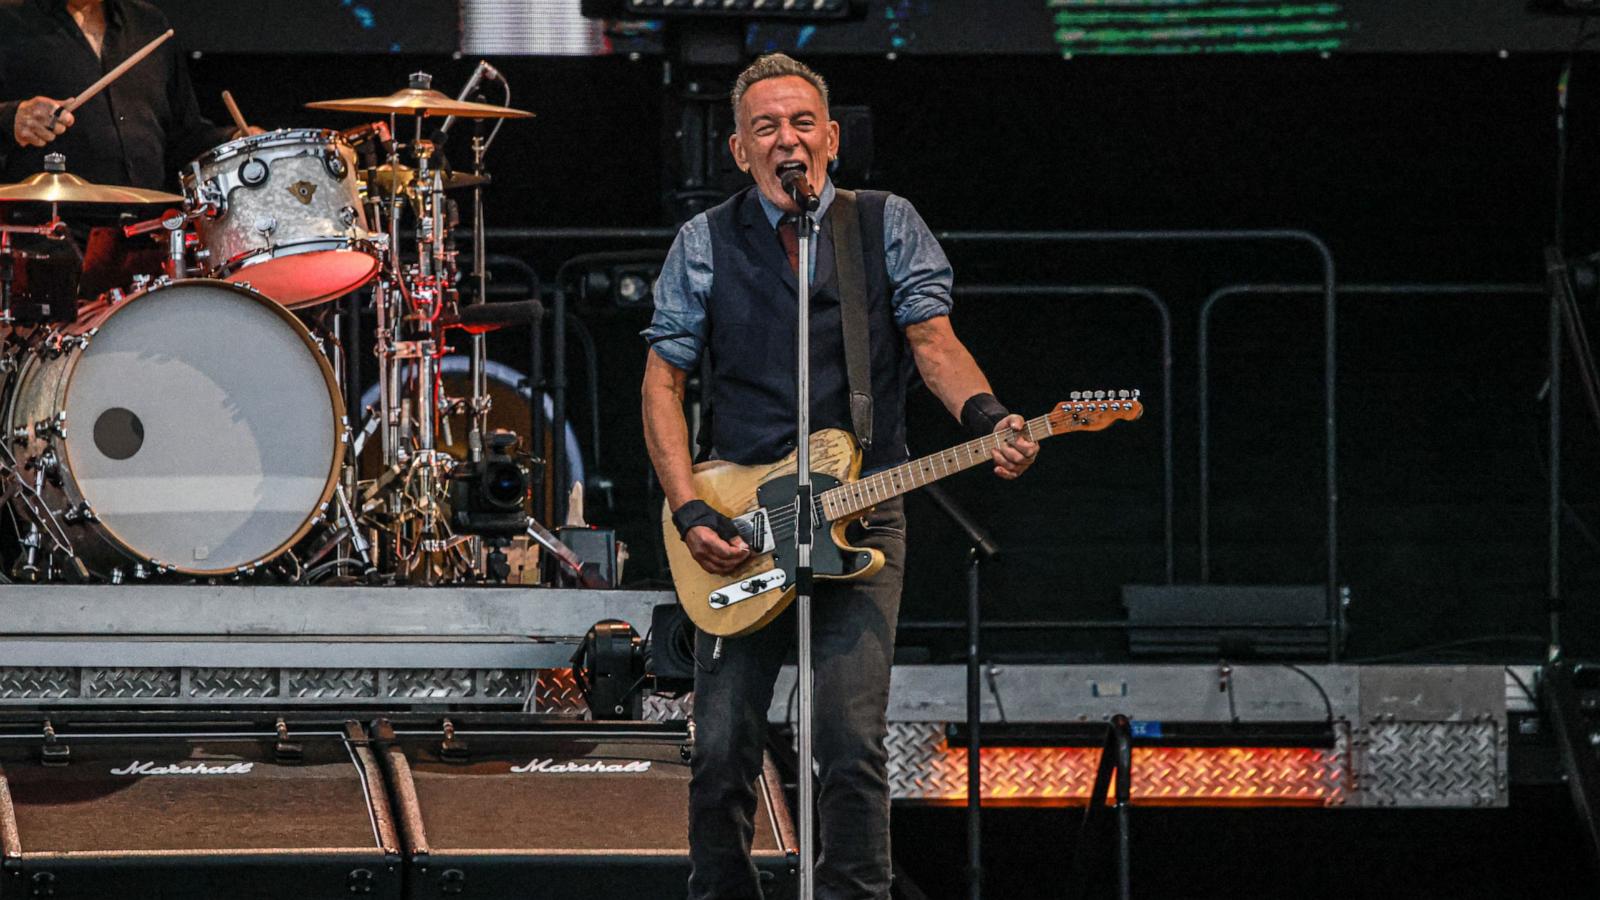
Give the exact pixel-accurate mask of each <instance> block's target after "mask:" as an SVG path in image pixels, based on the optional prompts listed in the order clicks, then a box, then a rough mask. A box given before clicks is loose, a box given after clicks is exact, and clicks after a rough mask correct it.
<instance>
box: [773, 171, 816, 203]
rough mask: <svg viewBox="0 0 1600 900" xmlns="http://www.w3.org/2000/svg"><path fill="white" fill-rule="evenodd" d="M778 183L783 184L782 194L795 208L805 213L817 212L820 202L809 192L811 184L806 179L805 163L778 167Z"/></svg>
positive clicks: (812, 192) (811, 191) (814, 194)
mask: <svg viewBox="0 0 1600 900" xmlns="http://www.w3.org/2000/svg"><path fill="white" fill-rule="evenodd" d="M778 181H779V182H780V183H782V184H783V192H784V193H785V194H788V195H789V199H791V200H793V201H794V205H795V206H798V207H800V209H801V210H803V211H805V212H816V211H817V206H818V205H819V204H820V203H821V202H822V201H821V200H820V199H818V198H817V194H816V192H815V191H813V190H811V182H810V181H808V180H807V179H806V164H805V163H802V162H786V163H783V164H782V165H780V166H778Z"/></svg>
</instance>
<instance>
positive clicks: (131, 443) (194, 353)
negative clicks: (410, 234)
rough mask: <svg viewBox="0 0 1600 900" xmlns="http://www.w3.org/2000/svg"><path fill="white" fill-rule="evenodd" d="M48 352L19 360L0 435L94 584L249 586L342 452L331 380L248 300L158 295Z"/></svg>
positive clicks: (177, 286)
mask: <svg viewBox="0 0 1600 900" xmlns="http://www.w3.org/2000/svg"><path fill="white" fill-rule="evenodd" d="M47 346H48V349H44V350H41V351H39V352H36V353H33V354H32V355H30V356H29V357H27V358H26V359H25V360H24V361H23V363H22V365H21V368H20V371H19V373H18V376H17V386H16V391H15V393H14V395H13V399H12V401H11V403H10V405H9V407H8V408H7V410H6V414H5V428H6V432H7V433H8V434H9V435H11V436H12V438H13V444H12V447H13V450H14V452H15V453H16V456H17V459H18V460H19V461H27V463H28V464H29V466H30V468H31V469H32V470H34V471H42V472H44V474H45V476H46V477H45V478H43V479H41V480H40V484H41V485H42V490H43V492H44V494H45V501H46V505H48V506H49V508H50V509H52V510H57V511H58V513H57V519H58V520H59V521H60V522H61V523H62V524H63V526H64V527H65V531H66V533H67V535H68V536H69V537H70V538H71V541H72V547H73V552H74V553H76V555H77V556H78V557H79V558H80V559H81V560H83V562H84V563H85V564H86V565H87V566H88V567H89V568H90V569H91V570H93V571H94V572H96V573H97V574H98V575H100V576H101V577H114V576H113V572H114V570H117V569H123V570H128V569H132V568H133V567H134V566H136V565H137V566H143V567H145V568H146V569H153V570H155V571H158V572H161V571H168V572H179V573H184V574H188V575H199V576H218V575H234V574H238V573H243V572H248V571H250V570H252V569H254V568H255V567H256V566H259V565H261V564H262V563H264V562H267V561H269V560H271V559H273V558H274V557H276V556H278V555H279V554H281V553H283V552H284V551H286V550H288V549H289V548H290V547H291V546H292V545H293V544H295V543H296V542H297V541H299V540H300V538H301V537H303V536H304V535H305V534H306V532H307V531H308V530H310V528H311V526H312V524H313V523H314V521H315V520H316V517H317V516H318V514H319V513H320V511H321V510H322V508H323V507H324V506H325V505H326V504H327V502H328V499H329V498H330V497H331V496H332V494H333V491H334V488H335V486H336V484H337V482H338V475H339V469H340V466H341V464H342V462H343V459H344V447H345V419H344V404H343V402H342V401H341V400H340V397H339V392H338V390H337V388H336V387H335V382H334V378H333V370H332V368H331V367H330V366H329V365H328V361H327V359H326V358H325V357H324V356H323V354H322V353H321V352H320V351H319V350H318V349H317V346H316V344H315V343H314V342H313V340H312V338H311V336H310V334H309V333H308V332H307V331H306V328H305V326H304V325H302V324H300V322H299V320H298V319H296V318H295V316H294V314H293V313H291V312H289V311H288V310H286V309H284V308H283V307H282V306H279V305H278V304H276V303H274V302H272V301H271V300H269V299H268V298H266V297H264V296H262V295H261V294H259V293H257V292H255V291H252V290H249V289H248V288H245V287H243V286H240V285H236V284H229V283H227V282H222V281H211V280H204V279H196V280H192V281H179V282H173V283H164V284H160V285H158V286H155V287H152V288H148V289H145V290H142V291H139V292H136V293H134V294H132V295H131V296H129V297H128V298H127V299H126V300H123V301H121V302H118V303H115V304H114V305H112V306H111V307H109V308H108V309H105V310H104V311H102V312H99V313H98V314H96V315H95V316H93V317H92V318H89V319H86V320H84V321H83V322H81V323H80V324H78V325H76V326H74V327H72V328H70V329H68V330H66V331H64V332H61V333H60V334H58V335H56V336H55V337H54V338H53V339H52V340H51V341H49V342H47Z"/></svg>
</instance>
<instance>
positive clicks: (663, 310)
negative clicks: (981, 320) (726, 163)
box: [642, 179, 954, 371]
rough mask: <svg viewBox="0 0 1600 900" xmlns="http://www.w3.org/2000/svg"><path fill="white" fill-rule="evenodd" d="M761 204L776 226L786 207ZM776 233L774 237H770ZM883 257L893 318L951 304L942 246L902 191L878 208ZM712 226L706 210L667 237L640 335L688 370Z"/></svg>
mask: <svg viewBox="0 0 1600 900" xmlns="http://www.w3.org/2000/svg"><path fill="white" fill-rule="evenodd" d="M835 193H836V192H835V191H834V188H833V181H832V180H831V179H830V180H829V181H828V183H827V184H825V185H823V186H822V196H821V197H820V198H818V199H819V201H820V202H819V204H818V207H817V212H816V215H815V216H814V217H813V221H814V222H819V223H820V222H821V221H822V218H823V216H824V215H826V214H827V212H828V207H830V206H831V205H832V204H833V198H834V195H835ZM757 196H758V197H760V199H761V209H762V211H763V212H765V213H766V216H767V221H768V222H769V223H770V224H771V225H772V228H773V231H774V232H776V231H777V228H778V222H779V220H781V219H782V218H783V216H784V212H783V210H781V209H779V208H778V207H777V206H775V205H773V203H772V202H771V201H770V200H768V199H767V198H766V196H765V195H763V194H760V193H758V194H757ZM774 239H776V238H774ZM817 243H818V242H817V241H815V240H813V241H811V259H810V261H809V265H810V266H811V271H812V273H813V275H815V272H816V266H817ZM883 249H884V263H885V267H886V268H887V270H888V273H889V284H890V286H891V288H892V290H893V295H892V296H891V298H890V303H891V307H892V309H893V310H894V321H895V324H896V325H899V326H900V328H901V329H904V328H906V327H907V326H908V325H915V324H916V323H918V322H925V321H927V320H928V319H932V318H934V317H936V316H947V315H949V314H950V309H951V307H952V306H953V305H954V304H953V302H952V301H951V299H950V288H951V285H952V284H953V282H954V274H953V272H952V271H951V269H950V260H949V259H947V258H946V257H945V255H944V249H943V248H941V247H940V246H939V241H938V240H937V239H935V238H934V236H933V232H931V231H929V230H928V226H927V224H926V223H924V222H923V221H922V217H921V216H919V215H917V211H916V209H915V208H913V207H912V206H911V203H910V202H909V201H907V200H905V199H904V198H901V197H897V196H895V195H893V194H890V195H889V197H888V199H887V200H886V201H885V203H884V208H883ZM711 279H712V260H711V225H710V223H709V222H708V221H707V219H706V214H705V213H701V214H699V215H697V216H695V217H694V218H693V219H690V220H689V221H688V222H687V223H686V224H685V225H684V226H683V228H681V229H679V231H678V236H677V237H676V238H675V239H674V240H673V242H672V249H671V250H669V251H667V259H666V262H665V263H664V264H663V265H662V266H661V277H660V278H657V279H656V286H655V304H656V312H655V317H654V318H653V319H652V320H651V322H650V327H649V328H646V329H645V330H644V331H643V332H642V334H643V335H644V337H645V339H646V340H648V341H649V342H650V346H651V347H652V348H654V349H655V352H656V353H657V354H659V355H660V356H661V358H662V359H664V360H666V361H667V362H668V363H671V364H672V365H673V366H676V367H677V368H679V369H683V370H685V371H688V370H692V369H694V368H695V367H696V366H697V365H699V364H700V355H701V354H702V353H703V352H705V346H706V303H707V302H708V301H709V300H710V298H711Z"/></svg>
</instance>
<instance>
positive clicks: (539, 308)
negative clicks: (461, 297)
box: [441, 300, 544, 334]
mask: <svg viewBox="0 0 1600 900" xmlns="http://www.w3.org/2000/svg"><path fill="white" fill-rule="evenodd" d="M543 316H544V304H542V303H540V302H539V301H537V300H517V301H514V302H511V303H475V304H473V305H471V306H464V307H462V308H461V310H460V312H458V313H457V314H456V315H454V316H447V317H446V318H445V319H444V321H443V322H442V323H441V324H442V325H443V326H444V327H445V328H460V329H462V330H463V331H466V332H467V333H468V334H487V333H488V332H491V331H497V330H499V329H501V328H508V327H511V326H514V325H530V324H533V323H535V322H537V321H539V319H540V318H541V317H543Z"/></svg>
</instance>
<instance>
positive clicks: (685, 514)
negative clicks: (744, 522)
mask: <svg viewBox="0 0 1600 900" xmlns="http://www.w3.org/2000/svg"><path fill="white" fill-rule="evenodd" d="M672 524H673V526H674V527H675V528H677V529H678V537H680V538H681V537H683V536H684V535H687V534H688V533H689V529H691V528H698V527H700V526H701V525H704V526H705V527H707V528H709V529H711V530H712V531H715V532H716V533H717V537H720V538H722V539H723V540H725V541H731V540H733V539H734V538H736V537H738V536H739V529H738V528H737V527H735V526H734V524H733V520H732V519H730V518H728V517H727V516H725V515H723V514H722V513H719V512H717V511H716V510H714V509H712V508H711V504H709V503H707V502H705V501H704V500H690V501H689V502H688V503H685V504H684V505H682V506H680V507H678V508H677V509H675V510H673V511H672Z"/></svg>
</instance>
